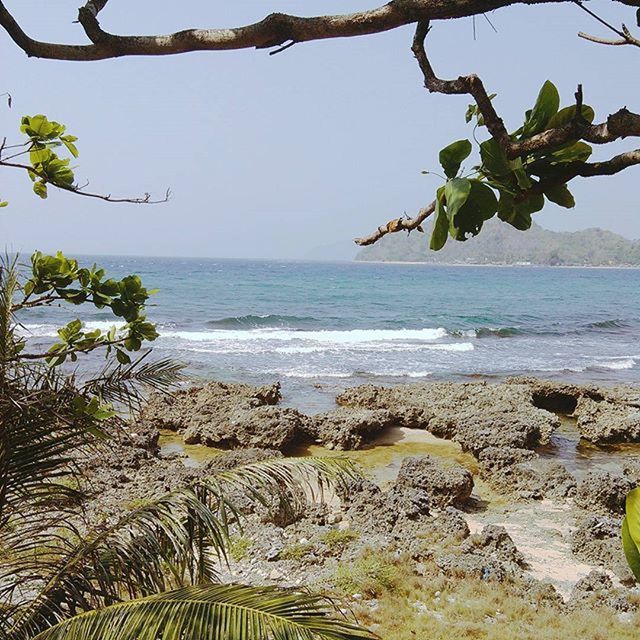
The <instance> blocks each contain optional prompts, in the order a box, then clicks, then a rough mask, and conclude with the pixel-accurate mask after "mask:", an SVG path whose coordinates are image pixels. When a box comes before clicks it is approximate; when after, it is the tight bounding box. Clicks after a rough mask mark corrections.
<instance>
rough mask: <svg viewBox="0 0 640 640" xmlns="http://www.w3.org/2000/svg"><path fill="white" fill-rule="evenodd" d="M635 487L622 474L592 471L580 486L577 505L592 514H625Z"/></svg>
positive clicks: (577, 493) (633, 483)
mask: <svg viewBox="0 0 640 640" xmlns="http://www.w3.org/2000/svg"><path fill="white" fill-rule="evenodd" d="M635 487H636V484H635V482H633V481H632V480H631V479H630V478H628V477H627V476H625V475H623V474H621V473H617V474H616V473H610V472H608V471H590V472H589V473H587V474H586V475H585V476H584V478H583V479H582V480H581V482H580V484H579V485H578V490H577V492H576V504H577V505H578V506H579V507H582V508H583V509H586V510H588V511H592V512H593V511H595V512H598V513H617V514H623V513H624V507H625V499H626V497H627V494H628V493H629V491H631V490H632V489H635Z"/></svg>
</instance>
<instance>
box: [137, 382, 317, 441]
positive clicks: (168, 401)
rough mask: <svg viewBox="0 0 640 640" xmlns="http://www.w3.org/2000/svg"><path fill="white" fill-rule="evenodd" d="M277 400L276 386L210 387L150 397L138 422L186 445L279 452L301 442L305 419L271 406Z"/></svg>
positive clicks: (278, 387) (210, 384)
mask: <svg viewBox="0 0 640 640" xmlns="http://www.w3.org/2000/svg"><path fill="white" fill-rule="evenodd" d="M279 399H280V386H279V385H278V384H275V385H268V386H264V387H252V386H250V385H246V384H227V383H223V382H209V383H207V384H206V385H204V386H201V387H190V388H188V389H185V390H182V391H178V392H177V393H175V394H174V395H171V396H167V395H162V396H160V395H156V396H153V397H152V398H151V400H150V402H149V404H148V405H147V407H146V408H145V409H144V411H143V412H142V422H143V423H145V424H149V425H151V426H153V427H155V428H158V429H171V430H173V431H177V432H179V433H182V435H183V438H184V441H185V442H186V443H187V444H198V443H202V444H206V445H207V446H211V447H221V448H238V447H258V448H266V449H278V450H281V451H282V450H285V449H287V448H288V447H290V446H292V445H293V444H294V442H296V440H297V439H299V437H300V436H301V435H302V433H303V431H304V426H305V424H306V422H307V421H308V418H307V416H304V415H303V414H301V413H300V412H298V411H296V410H295V409H282V408H280V407H276V406H274V405H275V404H276V403H277V402H278V400H279Z"/></svg>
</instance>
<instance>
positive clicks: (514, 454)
mask: <svg viewBox="0 0 640 640" xmlns="http://www.w3.org/2000/svg"><path fill="white" fill-rule="evenodd" d="M535 457H536V453H535V452H534V451H531V450H529V449H513V448H511V447H487V448H486V449H483V450H482V451H480V453H479V454H478V462H479V463H480V470H481V472H482V474H483V475H486V476H488V477H491V476H492V475H494V474H495V473H507V471H506V470H507V469H509V468H510V467H513V465H515V464H518V463H520V462H527V461H529V460H532V459H533V458H535Z"/></svg>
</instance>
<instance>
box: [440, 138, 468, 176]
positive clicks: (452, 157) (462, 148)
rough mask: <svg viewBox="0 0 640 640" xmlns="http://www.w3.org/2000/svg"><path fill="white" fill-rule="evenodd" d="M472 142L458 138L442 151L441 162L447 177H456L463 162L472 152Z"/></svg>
mask: <svg viewBox="0 0 640 640" xmlns="http://www.w3.org/2000/svg"><path fill="white" fill-rule="evenodd" d="M471 149H472V147H471V143H470V142H469V141H468V140H457V141H456V142H452V143H451V144H450V145H448V146H446V147H445V148H444V149H442V150H441V151H440V164H441V165H442V168H443V169H444V173H445V175H446V176H447V178H455V177H456V176H457V175H458V171H459V170H460V165H461V164H462V162H463V161H464V160H465V159H466V158H468V157H469V154H470V153H471Z"/></svg>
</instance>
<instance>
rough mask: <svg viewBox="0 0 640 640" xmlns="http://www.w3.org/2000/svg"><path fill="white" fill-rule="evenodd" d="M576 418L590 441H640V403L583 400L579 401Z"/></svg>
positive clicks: (584, 435)
mask: <svg viewBox="0 0 640 640" xmlns="http://www.w3.org/2000/svg"><path fill="white" fill-rule="evenodd" d="M613 397H615V396H613ZM638 402H640V400H639V401H638ZM575 415H576V417H577V419H578V422H577V425H578V429H579V430H580V434H581V435H582V437H583V438H585V439H586V440H589V441H590V442H594V443H596V444H605V443H616V442H640V404H635V405H634V404H628V403H626V402H612V401H609V400H603V401H601V402H597V401H595V400H592V399H591V398H586V397H583V398H580V399H579V401H578V404H577V406H576V410H575Z"/></svg>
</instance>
